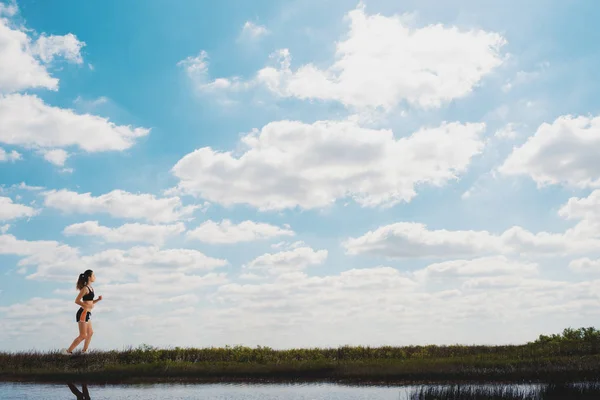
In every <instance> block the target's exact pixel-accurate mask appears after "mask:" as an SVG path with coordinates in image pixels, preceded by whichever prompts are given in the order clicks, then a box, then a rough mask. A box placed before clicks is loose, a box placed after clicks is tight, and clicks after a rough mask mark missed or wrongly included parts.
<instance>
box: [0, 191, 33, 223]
mask: <svg viewBox="0 0 600 400" xmlns="http://www.w3.org/2000/svg"><path fill="white" fill-rule="evenodd" d="M39 212H40V210H38V209H35V208H33V207H29V206H26V205H24V204H18V203H14V202H13V200H12V199H11V198H10V197H2V196H0V221H10V220H13V219H17V218H23V217H33V216H34V215H37V214H39Z"/></svg>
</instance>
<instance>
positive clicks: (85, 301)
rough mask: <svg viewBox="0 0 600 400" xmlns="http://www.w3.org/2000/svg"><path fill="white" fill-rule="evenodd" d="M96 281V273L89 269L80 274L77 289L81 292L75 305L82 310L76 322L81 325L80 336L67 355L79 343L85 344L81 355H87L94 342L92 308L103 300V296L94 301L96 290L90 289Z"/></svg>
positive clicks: (79, 311) (71, 352)
mask: <svg viewBox="0 0 600 400" xmlns="http://www.w3.org/2000/svg"><path fill="white" fill-rule="evenodd" d="M95 280H96V275H94V271H92V270H91V269H88V270H87V271H85V272H84V273H83V274H79V279H77V286H76V287H77V289H78V290H79V294H78V295H77V298H75V304H77V305H79V306H80V308H79V310H78V311H77V314H76V317H75V320H76V321H77V324H78V325H79V336H77V337H76V338H75V340H73V343H72V344H71V346H70V347H69V348H68V349H65V350H64V351H63V354H65V355H71V354H73V350H74V349H75V347H77V346H78V345H79V343H81V342H83V341H85V342H84V344H83V351H82V352H81V354H87V351H88V347H89V345H90V341H91V340H92V335H93V334H94V330H93V329H92V321H90V319H91V317H92V312H91V310H92V308H94V304H96V303H97V302H99V301H100V300H102V296H98V298H97V299H96V300H94V288H92V287H90V286H89V284H90V283H92V282H94V281H95Z"/></svg>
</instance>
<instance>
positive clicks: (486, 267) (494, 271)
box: [414, 256, 539, 281]
mask: <svg viewBox="0 0 600 400" xmlns="http://www.w3.org/2000/svg"><path fill="white" fill-rule="evenodd" d="M537 274H539V268H538V265H537V264H536V263H527V262H521V261H518V260H511V259H508V258H507V257H505V256H490V257H481V258H476V259H472V260H451V261H444V262H440V263H434V264H430V265H428V266H427V267H425V268H423V269H421V270H418V271H416V272H415V273H414V275H415V278H416V279H417V280H419V281H431V280H447V279H452V278H463V279H464V278H470V277H486V276H487V277H489V276H505V275H516V276H532V275H537Z"/></svg>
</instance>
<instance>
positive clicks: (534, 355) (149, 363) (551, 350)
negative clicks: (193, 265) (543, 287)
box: [0, 328, 600, 384]
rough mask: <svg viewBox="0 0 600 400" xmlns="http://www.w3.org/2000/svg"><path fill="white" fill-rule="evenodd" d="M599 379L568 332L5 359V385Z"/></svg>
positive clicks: (599, 367) (599, 342) (587, 352)
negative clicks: (501, 340) (513, 339)
mask: <svg viewBox="0 0 600 400" xmlns="http://www.w3.org/2000/svg"><path fill="white" fill-rule="evenodd" d="M598 377H600V332H599V331H595V330H594V329H593V328H587V329H585V328H582V329H580V330H571V329H566V330H565V331H564V332H563V334H561V335H553V336H550V337H546V336H540V337H539V338H538V340H536V341H534V342H530V343H527V344H524V345H515V346H461V345H455V346H435V345H431V346H405V347H376V348H372V347H371V348H370V347H340V348H331V349H318V348H316V349H292V350H273V349H270V348H265V347H258V348H247V347H226V348H204V349H196V348H173V349H157V348H153V347H150V346H142V347H139V348H135V349H126V350H123V351H102V352H95V353H91V354H88V355H86V356H77V355H75V356H72V357H69V356H63V355H61V354H59V353H58V352H45V353H40V352H13V353H0V380H4V381H46V382H48V381H65V380H72V379H77V380H81V379H84V380H86V381H88V382H105V383H112V382H114V383H126V382H148V381H151V382H159V381H204V382H215V381H230V382H232V381H275V382H276V381H299V380H300V381H336V382H346V383H387V384H391V383H432V382H449V381H453V382H569V381H591V380H597V379H598Z"/></svg>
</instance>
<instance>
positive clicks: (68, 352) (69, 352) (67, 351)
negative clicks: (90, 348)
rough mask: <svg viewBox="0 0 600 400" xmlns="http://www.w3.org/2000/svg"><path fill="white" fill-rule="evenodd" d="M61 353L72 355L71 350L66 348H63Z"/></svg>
mask: <svg viewBox="0 0 600 400" xmlns="http://www.w3.org/2000/svg"><path fill="white" fill-rule="evenodd" d="M61 354H63V355H65V356H72V355H73V352H72V351H69V350H67V349H64V350H63V351H62V352H61Z"/></svg>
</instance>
